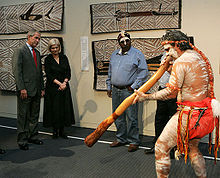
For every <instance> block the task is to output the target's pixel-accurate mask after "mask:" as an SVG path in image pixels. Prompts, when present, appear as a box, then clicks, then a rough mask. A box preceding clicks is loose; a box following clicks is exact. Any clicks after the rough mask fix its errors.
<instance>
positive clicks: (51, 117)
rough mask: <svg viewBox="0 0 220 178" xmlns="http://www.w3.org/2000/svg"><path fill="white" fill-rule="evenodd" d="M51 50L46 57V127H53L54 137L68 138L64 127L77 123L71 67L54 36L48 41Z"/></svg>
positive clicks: (44, 120)
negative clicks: (70, 84) (71, 88)
mask: <svg viewBox="0 0 220 178" xmlns="http://www.w3.org/2000/svg"><path fill="white" fill-rule="evenodd" d="M48 49H49V51H50V52H51V54H49V55H48V56H47V57H46V58H45V72H46V78H47V82H46V89H45V97H44V113H43V125H44V127H52V128H53V138H58V136H60V137H62V138H65V139H67V136H66V135H65V133H64V127H68V126H71V125H72V124H74V123H75V120H74V111H73V104H72V98H71V93H70V87H69V80H70V78H71V69H70V66H69V62H68V58H67V56H66V55H63V54H61V53H60V49H61V47H60V42H59V40H58V39H56V38H54V39H51V40H50V41H49V42H48Z"/></svg>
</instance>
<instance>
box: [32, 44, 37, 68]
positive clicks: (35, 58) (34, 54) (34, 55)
mask: <svg viewBox="0 0 220 178" xmlns="http://www.w3.org/2000/svg"><path fill="white" fill-rule="evenodd" d="M32 51H33V57H34V62H35V64H36V67H37V56H36V53H35V51H34V48H32Z"/></svg>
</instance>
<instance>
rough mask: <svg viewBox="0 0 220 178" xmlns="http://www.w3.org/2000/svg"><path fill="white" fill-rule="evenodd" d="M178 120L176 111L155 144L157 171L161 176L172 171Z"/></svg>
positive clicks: (160, 177)
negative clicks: (172, 151)
mask: <svg viewBox="0 0 220 178" xmlns="http://www.w3.org/2000/svg"><path fill="white" fill-rule="evenodd" d="M177 122H178V114H177V113H176V114H175V115H174V116H173V117H172V118H171V119H170V120H169V122H168V123H167V125H166V126H165V128H164V130H163V132H162V133H161V135H160V137H159V138H158V140H157V142H156V144H155V163H156V172H157V177H159V178H165V177H168V175H169V172H170V164H171V162H170V150H171V149H172V148H173V147H174V146H176V140H177Z"/></svg>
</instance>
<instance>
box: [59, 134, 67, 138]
mask: <svg viewBox="0 0 220 178" xmlns="http://www.w3.org/2000/svg"><path fill="white" fill-rule="evenodd" d="M60 137H61V138H63V139H68V137H67V135H65V134H60Z"/></svg>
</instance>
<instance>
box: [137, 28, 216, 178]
mask: <svg viewBox="0 0 220 178" xmlns="http://www.w3.org/2000/svg"><path fill="white" fill-rule="evenodd" d="M162 41H163V42H162V45H163V46H164V49H165V51H166V54H167V55H169V56H171V57H172V59H173V60H174V63H173V68H172V72H171V76H170V80H169V83H168V84H167V88H165V89H163V90H160V91H158V92H155V93H152V94H144V93H143V92H140V91H135V92H136V94H137V96H136V98H135V99H134V102H133V103H136V102H141V101H144V100H167V99H170V98H175V97H176V96H177V101H178V102H177V104H178V108H177V112H176V114H174V115H173V116H172V118H171V119H170V120H169V122H168V123H167V125H166V126H165V128H164V130H163V132H162V133H161V135H160V136H159V138H158V140H157V142H156V145H155V162H156V172H157V176H158V177H168V175H169V172H170V164H171V162H170V155H169V153H170V150H171V149H172V148H173V147H174V146H176V145H177V148H178V151H179V153H182V154H185V161H186V160H187V156H189V158H190V161H191V165H192V167H193V169H194V171H195V174H196V176H197V177H206V167H205V160H204V158H203V156H202V154H201V153H200V151H199V149H198V144H199V141H200V139H201V138H202V137H204V136H205V135H207V134H209V133H210V135H211V132H212V131H213V129H214V127H215V126H217V128H216V140H215V141H216V143H215V147H214V153H215V156H216V155H217V146H218V117H219V111H220V109H219V105H220V104H219V102H218V101H217V100H215V99H214V92H213V80H214V79H213V73H212V69H211V66H210V63H209V61H208V59H207V58H206V57H205V56H204V54H203V53H202V52H201V51H199V50H198V49H197V48H196V47H195V46H193V45H192V44H191V43H190V42H189V38H188V37H187V36H186V35H185V34H184V33H182V32H181V31H177V30H169V31H167V32H166V34H165V35H164V36H163V37H162ZM165 60H166V59H165ZM209 141H211V136H210V140H209ZM210 149H211V142H210Z"/></svg>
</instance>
